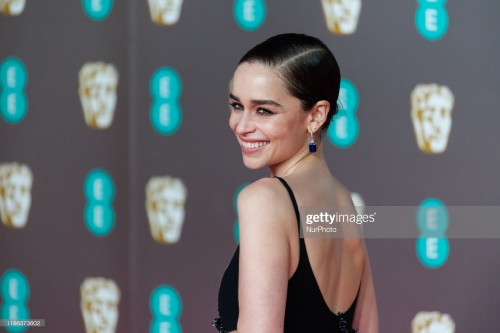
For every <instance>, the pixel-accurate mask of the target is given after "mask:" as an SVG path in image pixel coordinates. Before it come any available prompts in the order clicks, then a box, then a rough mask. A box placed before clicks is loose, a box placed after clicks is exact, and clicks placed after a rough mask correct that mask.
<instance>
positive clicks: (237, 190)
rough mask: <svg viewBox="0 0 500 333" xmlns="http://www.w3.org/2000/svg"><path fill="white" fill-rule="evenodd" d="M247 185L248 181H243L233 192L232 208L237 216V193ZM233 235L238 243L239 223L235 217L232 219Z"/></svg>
mask: <svg viewBox="0 0 500 333" xmlns="http://www.w3.org/2000/svg"><path fill="white" fill-rule="evenodd" d="M248 185H249V183H245V184H243V185H240V187H238V188H237V189H236V192H234V196H233V210H234V213H235V214H236V216H238V195H240V192H241V190H243V189H244V188H245V187H247V186H248ZM233 237H234V241H235V242H236V243H237V244H239V243H240V224H239V223H238V219H236V220H235V221H234V225H233Z"/></svg>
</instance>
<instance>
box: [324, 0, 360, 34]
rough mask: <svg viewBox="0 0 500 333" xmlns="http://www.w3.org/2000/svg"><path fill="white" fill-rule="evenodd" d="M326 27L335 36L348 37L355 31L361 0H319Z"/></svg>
mask: <svg viewBox="0 0 500 333" xmlns="http://www.w3.org/2000/svg"><path fill="white" fill-rule="evenodd" d="M321 4H322V5H323V13H324V14H325V20H326V25H327V26H328V29H329V30H330V32H332V33H334V34H337V35H350V34H353V33H354V32H355V31H356V28H357V26H358V20H359V13H360V12H361V0H321Z"/></svg>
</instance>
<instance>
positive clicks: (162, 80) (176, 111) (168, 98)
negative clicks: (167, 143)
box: [149, 67, 182, 135]
mask: <svg viewBox="0 0 500 333" xmlns="http://www.w3.org/2000/svg"><path fill="white" fill-rule="evenodd" d="M149 90H150V93H151V97H152V99H153V103H152V105H151V109H150V121H151V125H152V126H153V128H154V129H155V130H156V132H158V133H159V134H162V135H171V134H173V133H175V132H176V131H177V129H178V128H179V126H180V125H181V121H182V110H181V106H180V104H179V99H180V97H181V94H182V81H181V78H180V76H179V74H178V73H177V72H176V71H175V70H174V69H173V68H170V67H161V68H159V69H157V70H156V71H155V72H154V73H153V75H152V77H151V80H150V83H149Z"/></svg>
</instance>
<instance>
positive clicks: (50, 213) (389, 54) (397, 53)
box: [0, 0, 500, 332]
mask: <svg viewBox="0 0 500 333" xmlns="http://www.w3.org/2000/svg"><path fill="white" fill-rule="evenodd" d="M232 5H233V3H232V1H201V0H186V1H185V2H184V4H183V9H182V13H181V17H180V21H179V22H178V23H177V24H176V25H174V26H171V27H160V26H157V25H154V24H153V23H152V22H151V20H150V18H149V12H148V7H147V1H145V0H141V1H134V0H128V1H115V4H114V7H113V11H112V13H111V14H110V16H109V17H108V18H107V19H106V20H104V21H102V22H94V21H91V20H90V19H88V18H87V17H86V16H85V14H84V13H83V10H82V6H81V2H80V1H62V0H44V1H30V0H28V2H27V4H26V8H25V11H24V13H23V14H22V15H20V16H19V17H7V16H3V15H2V16H0V61H3V59H5V58H7V57H9V56H16V57H19V58H20V59H22V60H23V62H24V64H25V65H26V67H27V69H28V85H27V88H26V94H27V96H28V99H29V108H28V113H27V115H26V118H25V119H24V120H23V122H21V123H20V124H18V125H12V124H8V123H6V122H5V121H3V120H0V144H1V146H0V162H9V161H19V162H22V163H26V164H28V165H29V166H30V167H31V170H32V171H33V173H34V176H35V179H34V185H33V191H32V195H33V202H32V206H31V211H30V217H29V221H28V224H27V226H26V228H24V229H22V230H10V229H7V228H5V227H4V226H3V225H2V226H1V227H0V273H1V272H3V271H5V270H6V269H8V268H17V269H20V270H21V271H22V272H23V273H24V274H25V275H26V277H27V278H28V280H29V283H30V288H31V296H30V299H29V302H28V305H29V308H30V311H31V317H32V318H45V319H46V322H47V326H46V327H45V328H40V329H32V331H37V332H38V331H41V332H84V327H83V320H82V316H81V313H80V308H79V306H80V305H79V303H80V299H79V297H80V296H79V288H80V284H81V282H82V281H83V279H84V278H85V277H87V276H104V277H108V278H112V279H114V280H115V281H116V282H117V283H118V285H119V286H120V289H121V291H122V300H121V302H120V308H119V309H120V319H119V323H118V328H117V331H118V332H148V331H149V323H150V321H151V313H150V311H149V297H150V294H151V291H152V290H153V289H154V288H155V287H156V286H157V285H160V284H169V285H171V286H174V287H175V288H176V289H177V290H178V292H179V293H180V295H181V297H182V303H183V312H182V316H181V319H180V322H181V324H182V328H183V331H184V332H215V330H214V329H213V328H211V327H210V322H211V320H212V318H213V317H215V316H216V315H217V291H218V287H219V282H220V279H221V276H222V274H223V271H224V270H225V267H226V265H227V264H228V263H229V259H230V257H231V256H232V254H233V251H234V249H235V247H236V243H235V241H234V239H233V235H232V229H233V223H234V220H235V218H236V216H235V213H234V211H233V206H232V200H233V195H234V193H235V191H236V189H237V188H238V187H239V186H240V185H241V184H243V183H245V182H249V181H252V180H255V179H257V178H259V177H262V176H266V175H267V171H265V170H263V171H259V172H252V171H249V170H246V169H245V168H244V166H243V165H242V162H241V153H240V151H239V147H238V145H237V144H236V142H235V140H234V139H233V135H232V133H231V132H230V130H229V128H228V125H227V121H228V115H229V112H228V107H227V83H228V80H229V79H230V77H231V75H232V73H233V71H234V69H235V66H236V64H237V61H238V59H239V57H240V56H241V55H242V54H243V53H244V52H245V51H246V50H247V49H248V48H249V47H251V46H253V45H254V44H256V43H257V42H260V41H262V40H263V39H265V38H267V37H269V36H271V35H274V34H277V33H281V32H304V33H307V34H311V35H314V36H317V37H319V38H320V39H322V40H323V41H324V42H325V43H326V44H327V45H328V46H329V47H330V48H331V49H332V50H333V52H334V54H335V55H336V57H337V59H338V62H339V64H340V67H341V71H342V73H343V75H344V76H346V77H347V78H349V79H350V80H352V81H353V82H355V83H356V85H357V88H358V90H359V92H360V106H359V110H358V112H357V115H358V118H359V121H360V134H359V138H358V141H357V142H356V143H355V144H354V145H353V146H352V147H350V148H349V149H339V148H335V147H333V146H332V145H331V144H329V143H328V144H327V145H326V146H327V148H326V151H325V153H326V155H327V159H328V162H329V164H330V167H331V169H332V170H333V172H334V174H335V175H336V176H337V177H338V178H339V179H341V180H342V181H343V182H344V183H345V184H346V185H347V186H348V187H349V188H350V189H351V190H353V191H356V192H359V193H361V194H362V195H363V198H364V200H365V202H366V204H367V205H371V206H375V205H418V204H419V203H420V202H421V201H422V200H423V199H425V198H427V197H437V198H439V199H441V200H442V201H443V202H445V203H446V204H447V205H499V202H500V190H499V189H500V177H499V170H500V154H499V143H500V132H499V131H498V128H499V126H500V115H499V114H498V112H499V111H500V110H499V105H500V93H499V90H500V66H499V65H500V64H499V60H498V59H499V57H500V41H499V38H498V31H500V2H498V1H495V0H482V1H467V0H449V1H448V2H447V5H446V7H447V10H448V14H449V17H450V25H449V29H448V32H447V34H446V35H445V36H444V37H443V38H442V39H441V40H439V41H435V42H430V41H427V40H425V39H424V38H422V37H421V36H420V35H419V34H418V32H417V31H416V29H415V23H414V15H415V10H416V7H417V2H416V1H389V0H385V1H366V0H365V1H363V7H362V11H361V17H360V22H359V25H358V30H357V32H356V34H354V35H351V36H343V37H341V36H336V35H333V34H331V33H330V32H329V31H328V29H327V27H326V24H325V21H324V18H323V12H322V9H321V3H320V1H319V0H318V1H306V0H297V1H293V3H292V2H290V1H287V0H273V1H271V0H269V1H267V19H266V21H265V23H264V24H263V26H262V27H261V28H260V29H259V30H257V31H254V32H247V31H244V30H242V29H240V28H239V27H238V26H237V25H236V23H235V20H234V18H233V14H232ZM99 60H102V61H106V62H112V63H114V64H115V66H116V67H117V69H118V71H119V73H120V83H119V86H118V104H117V109H116V114H115V119H114V122H113V125H112V126H111V127H110V128H109V129H107V130H104V131H95V130H91V129H89V128H88V127H87V126H86V125H85V123H84V121H83V116H82V111H81V106H80V101H79V98H78V79H77V75H78V71H79V69H80V67H81V66H82V65H83V63H85V62H87V61H99ZM162 66H170V67H173V68H175V69H176V70H177V71H178V73H179V74H180V76H181V79H182V84H183V93H182V96H181V99H180V104H181V106H182V112H183V121H182V124H181V126H180V128H179V130H178V131H177V132H176V133H175V134H174V135H170V136H161V135H159V134H157V133H156V132H155V131H154V129H153V128H152V126H151V125H150V122H149V107H150V104H151V97H150V94H149V80H150V77H151V75H152V73H153V72H154V71H155V70H156V69H157V68H158V67H162ZM427 82H438V83H442V84H447V85H448V86H449V87H450V88H451V89H452V90H453V93H454V95H455V108H454V113H453V127H452V132H451V135H450V141H449V143H448V148H447V150H446V152H445V153H443V154H441V155H432V156H431V155H426V154H423V153H422V152H420V150H419V149H418V147H417V145H416V142H415V138H414V134H413V127H412V123H411V119H410V99H409V94H410V92H411V90H412V89H413V87H414V86H415V85H416V84H418V83H427ZM96 167H100V168H104V169H106V170H107V171H108V172H109V173H110V174H111V175H112V177H113V180H114V182H115V187H116V197H115V200H114V203H113V206H114V208H115V212H116V226H115V228H114V230H113V232H112V233H111V234H110V235H108V236H107V237H104V238H99V237H95V236H93V235H92V234H91V233H89V232H88V231H87V229H86V228H85V225H84V222H83V209H84V206H85V198H84V195H83V182H84V179H85V176H86V174H87V173H88V172H89V171H90V170H91V169H93V168H96ZM167 174H168V175H172V176H176V177H180V178H182V180H183V181H184V183H185V184H186V186H187V188H188V198H187V203H186V218H185V224H184V229H183V232H182V238H181V240H180V242H179V243H177V244H174V245H159V244H157V243H155V242H154V241H153V240H152V238H151V236H150V234H149V227H148V221H147V216H146V212H145V209H144V202H145V190H144V188H145V184H146V182H147V181H148V179H149V178H150V177H151V176H154V175H167ZM472 222H473V221H472ZM367 243H368V247H369V251H370V256H371V263H372V269H373V275H374V282H375V289H376V293H377V298H378V305H379V315H380V327H381V332H409V331H410V322H411V320H412V318H413V316H414V315H415V314H416V313H417V312H418V311H421V310H426V311H432V310H437V311H441V312H445V313H449V314H450V315H451V316H452V317H453V319H454V320H455V323H456V325H457V332H480V331H489V332H496V331H498V320H497V316H498V312H499V310H500V294H499V292H498V288H497V284H498V282H499V281H500V265H499V264H498V255H499V254H500V242H499V241H498V240H481V239H474V240H465V239H451V240H450V254H449V258H448V260H447V262H446V263H445V265H443V266H442V267H440V268H438V269H429V268H426V267H424V266H423V265H422V264H421V263H420V262H419V261H418V258H417V256H416V254H415V239H403V240H401V239H400V240H385V239H378V240H368V241H367ZM30 331H31V330H30Z"/></svg>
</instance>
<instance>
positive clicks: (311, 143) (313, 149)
mask: <svg viewBox="0 0 500 333" xmlns="http://www.w3.org/2000/svg"><path fill="white" fill-rule="evenodd" d="M309 133H311V141H309V152H310V153H315V152H316V142H315V141H314V137H313V134H312V132H309Z"/></svg>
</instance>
